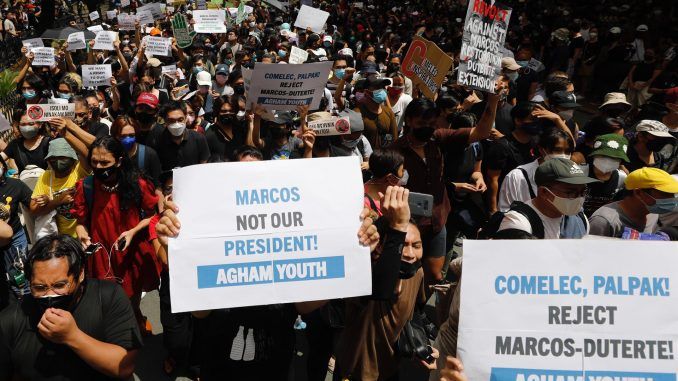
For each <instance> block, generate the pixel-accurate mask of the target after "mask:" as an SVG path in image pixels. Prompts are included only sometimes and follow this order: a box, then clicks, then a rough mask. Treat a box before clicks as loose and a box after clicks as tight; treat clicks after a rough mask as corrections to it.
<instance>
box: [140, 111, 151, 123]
mask: <svg viewBox="0 0 678 381" xmlns="http://www.w3.org/2000/svg"><path fill="white" fill-rule="evenodd" d="M136 117H137V120H138V121H139V123H141V124H150V123H153V121H155V114H148V113H145V112H138V113H136Z"/></svg>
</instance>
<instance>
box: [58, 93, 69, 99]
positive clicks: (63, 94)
mask: <svg viewBox="0 0 678 381" xmlns="http://www.w3.org/2000/svg"><path fill="white" fill-rule="evenodd" d="M57 97H58V98H61V99H69V98H70V97H71V93H60V92H57Z"/></svg>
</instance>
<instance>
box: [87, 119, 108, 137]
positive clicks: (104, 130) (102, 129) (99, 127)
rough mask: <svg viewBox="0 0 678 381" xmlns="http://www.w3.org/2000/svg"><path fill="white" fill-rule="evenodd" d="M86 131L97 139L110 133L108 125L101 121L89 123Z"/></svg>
mask: <svg viewBox="0 0 678 381" xmlns="http://www.w3.org/2000/svg"><path fill="white" fill-rule="evenodd" d="M87 132H89V133H90V134H92V135H94V136H95V137H96V138H97V139H98V138H101V137H104V136H108V135H109V134H110V133H109V128H108V126H107V125H105V124H103V123H101V122H94V123H91V124H90V125H89V127H88V128H87Z"/></svg>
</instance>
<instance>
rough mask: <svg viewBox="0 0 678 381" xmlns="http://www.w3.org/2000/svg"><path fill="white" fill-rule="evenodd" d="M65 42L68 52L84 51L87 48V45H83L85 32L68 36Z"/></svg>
mask: <svg viewBox="0 0 678 381" xmlns="http://www.w3.org/2000/svg"><path fill="white" fill-rule="evenodd" d="M66 42H68V51H74V50H78V49H85V48H86V47H87V44H86V43H85V32H75V33H71V34H69V35H68V39H67V40H66Z"/></svg>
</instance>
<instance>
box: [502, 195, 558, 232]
mask: <svg viewBox="0 0 678 381" xmlns="http://www.w3.org/2000/svg"><path fill="white" fill-rule="evenodd" d="M525 204H526V205H528V206H529V207H531V208H532V209H533V210H534V211H535V212H537V215H539V218H540V219H541V222H542V224H544V239H560V224H561V223H562V220H563V217H557V218H551V217H547V216H545V215H543V214H542V213H541V212H540V211H539V210H538V209H537V208H536V207H534V206H533V205H532V200H529V201H527V202H525ZM507 229H517V230H522V231H524V232H528V233H530V234H532V225H530V221H529V220H528V219H527V217H525V216H524V215H523V214H522V213H519V212H516V211H514V210H511V211H508V212H506V214H505V215H504V219H503V220H502V221H501V224H500V225H499V231H502V230H507Z"/></svg>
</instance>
